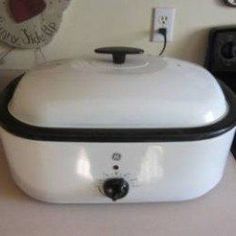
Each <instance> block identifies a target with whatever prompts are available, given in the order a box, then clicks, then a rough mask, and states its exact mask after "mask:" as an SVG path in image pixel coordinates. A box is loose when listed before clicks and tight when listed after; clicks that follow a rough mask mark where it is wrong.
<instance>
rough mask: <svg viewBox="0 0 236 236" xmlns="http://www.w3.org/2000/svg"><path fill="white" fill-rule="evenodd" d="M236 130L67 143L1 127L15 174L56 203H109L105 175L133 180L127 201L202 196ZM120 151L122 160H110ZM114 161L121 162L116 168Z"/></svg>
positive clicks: (37, 194)
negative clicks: (186, 138) (207, 135)
mask: <svg viewBox="0 0 236 236" xmlns="http://www.w3.org/2000/svg"><path fill="white" fill-rule="evenodd" d="M234 133H235V130H232V131H230V132H228V133H226V134H224V135H221V136H219V137H217V138H213V139H210V140H203V141H194V142H171V143H70V142H68V143H64V142H41V141H32V140H26V139H22V138H19V137H15V136H13V135H11V134H9V133H7V132H6V131H4V130H2V141H3V145H4V149H5V152H6V156H7V159H8V162H9V165H10V169H11V172H12V174H13V177H14V179H15V181H16V183H17V184H18V186H19V187H20V188H21V189H22V190H23V191H25V192H26V193H27V194H28V195H30V196H32V197H34V198H37V199H40V200H43V201H48V202H54V203H111V200H110V199H108V198H107V197H105V196H104V195H103V194H102V193H101V192H100V191H99V187H101V185H102V183H103V182H104V180H106V179H107V178H111V177H116V176H121V177H123V178H125V179H126V180H127V181H128V182H129V184H130V191H129V194H128V195H127V197H125V198H124V199H122V200H120V201H119V202H120V203H125V202H154V201H157V202H158V201H182V200H188V199H193V198H196V197H199V196H201V195H203V194H205V193H207V192H208V191H209V190H211V189H212V188H213V187H214V186H215V185H216V184H217V183H218V182H219V181H220V179H221V177H222V175H223V171H224V166H225V162H226V159H227V156H228V154H229V149H230V145H231V142H232V139H233V136H234ZM114 153H120V154H121V155H122V159H121V160H120V161H114V160H112V156H113V154H114ZM114 164H118V165H119V166H120V170H119V171H118V173H117V174H116V173H115V171H114V170H113V169H112V166H113V165H114Z"/></svg>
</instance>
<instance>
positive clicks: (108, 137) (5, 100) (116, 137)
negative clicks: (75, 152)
mask: <svg viewBox="0 0 236 236" xmlns="http://www.w3.org/2000/svg"><path fill="white" fill-rule="evenodd" d="M21 78H22V76H21V77H18V78H16V79H15V80H14V81H12V82H11V83H10V84H9V85H8V87H7V88H6V89H5V90H4V91H3V93H2V94H1V97H0V123H1V126H2V127H3V128H4V129H5V130H6V131H8V132H9V133H11V134H13V135H16V136H19V137H22V138H26V139H31V140H41V141H61V142H62V141H63V142H179V141H196V140H205V139H210V138H214V137H217V136H220V135H222V134H224V133H226V132H228V131H230V130H231V129H233V128H234V127H235V125H236V97H235V95H234V94H233V92H232V91H231V90H230V89H229V88H228V87H227V86H226V85H225V84H223V83H222V82H219V83H220V84H221V87H222V89H223V91H224V94H225V96H226V99H227V100H228V103H229V112H228V115H227V116H226V117H224V118H223V119H222V120H221V121H219V122H217V123H215V124H212V125H209V126H205V127H199V128H175V129H82V128H45V127H36V126H32V125H28V124H25V123H23V122H21V121H19V120H17V119H16V118H14V117H13V116H12V115H11V114H10V113H9V111H8V104H9V102H10V100H11V98H12V96H13V94H14V91H15V89H16V87H17V85H18V83H19V81H20V80H21Z"/></svg>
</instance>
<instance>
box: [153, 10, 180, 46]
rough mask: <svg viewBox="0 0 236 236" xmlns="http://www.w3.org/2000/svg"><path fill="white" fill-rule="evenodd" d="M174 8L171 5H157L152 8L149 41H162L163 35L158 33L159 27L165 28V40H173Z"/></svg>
mask: <svg viewBox="0 0 236 236" xmlns="http://www.w3.org/2000/svg"><path fill="white" fill-rule="evenodd" d="M175 15H176V9H175V8H172V7H157V8H154V9H153V21H152V30H151V41H153V42H163V41H164V37H163V35H161V34H159V33H158V30H159V29H160V28H167V41H168V42H170V41H173V33H174V23H175Z"/></svg>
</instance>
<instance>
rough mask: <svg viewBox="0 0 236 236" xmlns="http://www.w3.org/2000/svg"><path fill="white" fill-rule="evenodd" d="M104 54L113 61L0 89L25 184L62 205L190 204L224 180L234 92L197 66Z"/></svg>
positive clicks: (72, 64) (51, 68) (48, 70)
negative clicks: (186, 202)
mask: <svg viewBox="0 0 236 236" xmlns="http://www.w3.org/2000/svg"><path fill="white" fill-rule="evenodd" d="M95 51H96V52H97V53H100V54H102V53H103V54H111V55H112V56H113V61H112V60H111V56H110V55H95V54H94V56H90V57H88V58H86V59H84V60H66V61H57V62H53V63H49V64H46V65H44V66H40V67H38V68H35V69H33V70H31V71H30V72H27V73H26V74H25V75H23V76H21V77H19V78H16V79H15V80H14V81H13V82H11V83H10V84H9V86H8V87H7V88H6V89H5V90H4V91H3V93H2V94H1V99H0V122H1V138H2V142H3V146H4V149H5V153H6V156H7V160H8V163H9V166H10V170H11V173H12V176H13V178H14V180H15V182H16V184H17V185H18V186H19V187H20V188H21V189H22V190H23V191H24V192H25V193H27V194H28V195H30V196H32V197H34V198H36V199H39V200H42V201H46V202H53V203H112V202H113V203H115V202H116V203H128V202H130V203H134V202H163V201H165V202H166V201H183V200H188V199H193V198H197V197H199V196H202V195H203V194H205V193H207V192H208V191H209V190H211V189H212V188H213V187H214V186H216V185H217V183H218V182H219V181H220V179H221V178H222V175H223V172H224V167H225V163H226V160H227V156H228V154H229V150H230V146H231V143H232V140H233V137H234V134H235V123H236V99H235V97H234V94H233V93H232V92H231V91H230V90H229V89H228V88H227V87H226V86H225V85H224V84H219V82H217V80H216V79H215V78H214V77H213V76H212V75H211V74H210V73H209V72H207V71H206V70H205V69H203V68H202V67H200V66H197V65H195V64H191V63H188V62H185V61H181V60H177V59H172V58H161V57H156V56H145V55H135V54H141V53H142V52H143V50H141V49H136V48H126V47H112V48H100V49H97V50H95ZM127 54H132V55H127Z"/></svg>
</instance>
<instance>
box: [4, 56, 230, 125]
mask: <svg viewBox="0 0 236 236" xmlns="http://www.w3.org/2000/svg"><path fill="white" fill-rule="evenodd" d="M8 110H9V113H10V114H11V115H12V116H13V117H14V118H15V119H17V120H18V121H20V122H23V123H25V124H28V125H32V126H36V127H47V128H89V129H123V128H124V129H126V128H127V129H128V128H129V129H145V128H148V129H149V128H151V129H153V128H155V129H159V128H194V127H204V126H208V125H211V124H214V123H216V122H218V121H219V120H221V119H223V118H224V117H225V116H226V115H227V114H228V110H229V107H228V103H227V101H226V99H225V96H224V94H223V92H222V89H221V87H220V86H219V84H218V82H217V81H216V80H215V79H214V77H213V76H212V75H211V74H210V73H209V72H207V71H206V70H205V69H203V68H201V67H200V66H197V65H194V64H191V63H188V62H184V61H181V60H177V59H170V58H159V57H154V56H129V57H128V58H127V62H126V63H125V64H122V65H116V64H112V63H111V62H110V61H109V60H108V58H107V57H102V58H101V57H99V58H93V59H89V60H88V59H87V60H69V61H59V62H54V63H51V64H48V65H45V66H43V67H40V68H37V69H34V70H32V71H30V72H28V73H27V74H26V75H24V77H23V78H22V79H21V80H20V82H19V83H18V85H17V87H16V89H15V91H14V94H13V96H12V99H11V100H10V102H9V105H8Z"/></svg>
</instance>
